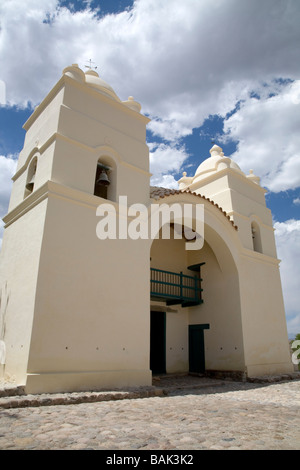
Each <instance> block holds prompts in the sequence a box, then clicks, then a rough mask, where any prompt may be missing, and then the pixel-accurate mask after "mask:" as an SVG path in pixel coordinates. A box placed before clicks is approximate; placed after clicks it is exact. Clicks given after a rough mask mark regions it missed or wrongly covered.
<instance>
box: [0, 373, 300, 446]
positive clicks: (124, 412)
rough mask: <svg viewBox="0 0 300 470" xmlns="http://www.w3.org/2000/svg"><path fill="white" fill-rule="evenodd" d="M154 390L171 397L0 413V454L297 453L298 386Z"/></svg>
mask: <svg viewBox="0 0 300 470" xmlns="http://www.w3.org/2000/svg"><path fill="white" fill-rule="evenodd" d="M201 384H203V387H200V388H199V387H198V385H199V386H200V385H201ZM156 386H157V387H158V388H159V387H165V389H164V390H167V389H168V387H169V389H168V392H167V393H168V394H167V395H162V396H153V397H149V398H134V399H126V398H125V399H122V400H113V401H102V402H94V403H80V404H72V405H52V406H34V407H25V408H2V409H1V408H0V449H1V450H4V449H14V450H17V449H39V450H45V449H51V450H54V449H96V450H98V449H99V450H201V449H240V450H244V449H249V450H252V449H253V450H255V449H261V450H265V449H277V450H300V381H299V380H292V381H287V382H283V383H274V384H270V385H269V384H263V385H262V384H250V383H240V382H227V381H225V382H224V381H223V382H221V381H218V382H216V381H215V380H211V381H210V380H209V379H198V383H197V382H196V379H194V380H191V381H190V382H188V383H186V382H185V381H184V380H183V381H177V382H176V383H164V382H163V380H162V381H161V383H160V382H158V383H156Z"/></svg>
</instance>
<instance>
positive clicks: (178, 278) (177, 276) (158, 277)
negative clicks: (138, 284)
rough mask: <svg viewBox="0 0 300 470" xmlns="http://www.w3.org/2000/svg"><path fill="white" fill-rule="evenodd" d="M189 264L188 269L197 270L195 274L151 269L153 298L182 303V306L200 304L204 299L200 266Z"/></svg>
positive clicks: (171, 302) (170, 303) (167, 302)
mask: <svg viewBox="0 0 300 470" xmlns="http://www.w3.org/2000/svg"><path fill="white" fill-rule="evenodd" d="M202 264H204V263H201V264H197V265H194V266H189V268H188V269H190V270H191V271H196V272H197V274H195V275H194V276H188V275H187V274H183V273H182V272H180V273H175V272H172V271H164V270H162V269H156V268H150V269H151V278H150V284H151V289H150V292H151V299H152V300H160V301H163V302H166V304H167V305H175V304H181V305H182V307H191V306H194V305H199V304H201V303H202V302H203V300H202V289H201V281H202V279H201V278H200V266H201V265H202Z"/></svg>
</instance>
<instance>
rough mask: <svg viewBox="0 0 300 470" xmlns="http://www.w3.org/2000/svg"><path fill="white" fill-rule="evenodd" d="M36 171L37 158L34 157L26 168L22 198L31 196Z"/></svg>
mask: <svg viewBox="0 0 300 470" xmlns="http://www.w3.org/2000/svg"><path fill="white" fill-rule="evenodd" d="M36 169H37V157H34V158H33V159H32V160H31V162H30V164H29V166H28V171H27V177H26V185H25V191H24V198H25V197H27V196H29V194H31V193H32V192H33V190H34V184H35V178H36Z"/></svg>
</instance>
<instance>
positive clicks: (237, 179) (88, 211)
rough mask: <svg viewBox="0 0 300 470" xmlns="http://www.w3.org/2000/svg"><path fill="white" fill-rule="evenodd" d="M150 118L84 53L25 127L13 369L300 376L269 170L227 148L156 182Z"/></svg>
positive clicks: (98, 381)
mask: <svg viewBox="0 0 300 470" xmlns="http://www.w3.org/2000/svg"><path fill="white" fill-rule="evenodd" d="M148 122H149V119H148V118H147V117H146V116H144V115H143V114H141V106H140V104H139V103H137V102H136V101H135V100H134V98H133V97H129V98H128V100H127V101H121V100H120V99H119V97H118V96H117V95H116V93H115V91H114V90H113V89H112V88H111V87H110V86H109V85H108V84H107V83H106V82H104V81H103V80H102V79H101V78H100V77H99V76H98V74H97V73H96V72H95V71H93V70H88V71H87V72H83V71H82V70H81V69H80V68H79V67H78V66H77V65H76V64H73V65H72V66H70V67H67V68H66V69H65V70H64V71H63V74H62V77H61V78H60V80H59V81H58V82H57V83H56V85H55V86H54V87H53V89H52V90H51V91H50V92H49V94H48V95H47V96H46V97H45V99H44V100H43V101H42V102H41V103H40V105H39V106H38V107H37V108H36V109H35V110H34V112H33V114H32V115H31V116H30V118H29V119H28V120H27V122H26V123H25V125H24V128H25V130H26V136H25V142H24V147H23V150H22V151H21V153H20V156H19V160H18V166H17V170H16V174H15V175H14V177H13V188H12V194H11V199H10V204H9V209H8V213H7V215H6V216H5V217H4V219H3V220H4V223H5V230H4V236H3V243H2V250H1V258H0V289H1V311H0V334H1V337H0V340H1V343H0V344H1V365H0V373H1V374H2V376H3V377H9V378H12V377H13V378H14V379H15V381H16V382H17V383H18V384H21V385H25V387H26V390H27V391H28V392H29V393H41V392H58V391H59V392H63V391H79V390H96V389H98V390H99V389H105V388H106V389H107V388H112V387H131V386H142V385H150V384H151V383H152V375H153V374H156V373H158V374H164V373H177V372H185V373H195V374H203V373H209V374H219V373H224V374H229V375H230V374H232V375H235V376H238V377H241V378H245V377H253V376H259V375H268V374H280V373H290V372H293V366H292V363H291V358H290V352H289V345H288V338H287V328H286V320H285V312H284V304H283V297H282V288H281V280H280V273H279V260H278V259H277V254H276V246H275V239H274V230H273V227H272V216H271V212H270V210H269V209H268V208H267V207H266V203H265V190H264V188H262V187H261V186H260V184H259V178H257V177H256V176H255V175H254V174H253V172H252V171H251V172H250V174H249V175H246V174H244V173H243V172H242V171H241V169H240V168H239V167H238V165H237V164H236V163H235V162H234V161H233V160H232V159H231V158H229V157H226V156H224V154H223V152H222V149H221V148H220V147H218V146H217V145H214V146H213V147H212V149H211V151H210V156H209V157H208V158H207V159H206V160H205V161H204V162H202V163H201V164H200V165H199V167H198V169H197V170H196V173H195V175H194V176H192V177H187V175H186V174H185V173H184V175H183V177H182V178H181V179H180V180H179V182H178V183H179V189H178V190H169V189H166V188H157V187H151V186H150V177H151V174H150V173H149V150H148V147H147V145H146V126H147V123H148ZM187 207H188V208H189V209H190V212H189V213H188V214H187V216H185V217H182V215H183V214H184V215H186V214H185V209H186V208H187ZM199 207H201V208H202V212H201V214H202V215H203V217H202V222H201V224H200V225H199V224H198V222H199V221H198V220H197V208H199ZM168 209H169V211H168ZM155 211H157V212H158V213H159V212H160V211H161V212H162V213H163V212H164V213H166V212H167V214H168V216H169V218H168V220H165V221H163V220H162V221H161V223H160V225H159V228H158V230H157V233H155V236H145V234H144V232H142V231H141V229H140V232H139V231H138V229H137V226H138V225H140V226H141V220H142V219H141V214H143V217H144V219H143V220H144V222H147V223H146V226H147V227H148V230H149V227H150V226H151V222H152V221H151V215H152V214H153V213H154V212H155ZM138 214H139V217H137V215H138ZM199 214H200V212H199ZM114 220H116V222H114ZM137 221H138V222H139V223H137ZM99 223H100V225H99ZM101 224H102V225H101ZM130 224H131V228H132V227H135V229H136V230H135V231H133V232H134V236H133V235H132V233H133V232H132V233H131V236H128V227H129V226H130ZM166 226H167V227H168V230H169V232H168V236H166V237H165V236H162V233H163V230H164V228H165V227H166ZM199 227H200V228H201V230H199ZM99 228H102V229H103V230H102V235H101V236H99ZM110 229H112V231H113V234H114V235H115V236H109V235H110V233H109V232H110ZM103 232H104V236H103ZM105 233H106V234H107V236H105ZM139 234H140V236H139ZM190 234H192V236H190ZM129 235H130V231H129ZM192 237H194V239H193V238H192ZM196 242H199V244H198V245H197V249H196ZM193 243H194V244H195V245H194V246H192V245H193Z"/></svg>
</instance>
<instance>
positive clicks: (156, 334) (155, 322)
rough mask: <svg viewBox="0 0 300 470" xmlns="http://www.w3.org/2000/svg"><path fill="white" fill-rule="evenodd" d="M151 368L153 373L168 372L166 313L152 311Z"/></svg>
mask: <svg viewBox="0 0 300 470" xmlns="http://www.w3.org/2000/svg"><path fill="white" fill-rule="evenodd" d="M150 315H151V318H150V369H151V370H152V373H153V374H165V373H166V313H165V312H155V311H151V312H150Z"/></svg>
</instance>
